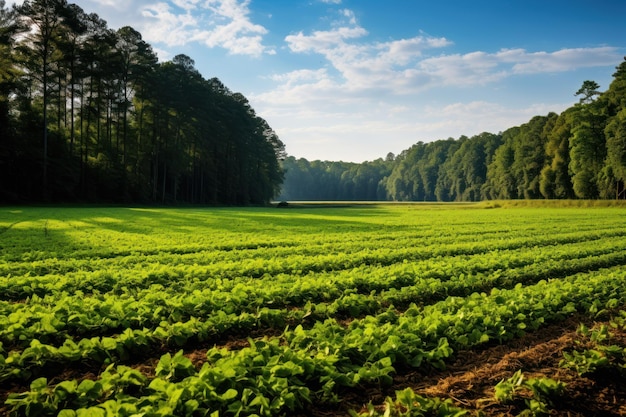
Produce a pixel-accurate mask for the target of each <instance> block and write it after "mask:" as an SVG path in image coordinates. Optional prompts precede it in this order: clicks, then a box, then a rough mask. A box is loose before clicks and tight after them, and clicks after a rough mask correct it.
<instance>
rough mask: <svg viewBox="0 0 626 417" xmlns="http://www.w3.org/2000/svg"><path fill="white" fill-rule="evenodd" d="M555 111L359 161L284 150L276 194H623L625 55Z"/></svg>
mask: <svg viewBox="0 0 626 417" xmlns="http://www.w3.org/2000/svg"><path fill="white" fill-rule="evenodd" d="M613 77H614V78H613V81H612V82H611V84H610V86H609V88H608V90H606V91H604V92H601V91H600V90H599V89H600V86H599V85H598V84H597V83H596V82H595V81H591V80H586V81H584V82H583V83H582V86H581V88H580V89H579V90H578V91H577V92H575V95H576V96H578V97H579V101H578V103H576V104H575V105H573V106H571V107H570V108H568V109H566V110H565V111H563V112H562V113H561V114H556V113H550V114H548V115H546V116H535V117H533V118H532V119H531V120H529V121H528V122H527V123H525V124H523V125H521V126H515V127H511V128H509V129H507V130H505V131H504V132H500V133H487V132H485V133H481V134H479V135H476V136H473V137H466V136H461V137H460V138H458V139H453V138H449V139H445V140H437V141H433V142H428V143H423V142H419V143H416V144H415V145H413V146H412V147H411V148H409V149H407V150H405V151H403V152H402V153H400V154H399V155H393V154H392V153H390V154H388V155H387V157H386V158H384V159H383V158H380V159H378V160H375V161H367V162H363V163H360V164H359V163H345V162H329V161H308V160H306V159H296V158H294V157H288V158H286V159H285V160H284V162H283V167H284V169H285V181H284V184H283V188H282V191H281V194H280V196H279V197H278V198H279V199H281V200H347V201H350V200H374V201H376V200H392V201H480V200H491V199H541V198H546V199H625V198H626V189H625V183H626V58H625V61H624V62H622V63H621V64H620V65H619V66H618V67H617V71H616V72H615V73H614V74H613Z"/></svg>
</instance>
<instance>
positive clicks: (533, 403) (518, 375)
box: [494, 369, 565, 416]
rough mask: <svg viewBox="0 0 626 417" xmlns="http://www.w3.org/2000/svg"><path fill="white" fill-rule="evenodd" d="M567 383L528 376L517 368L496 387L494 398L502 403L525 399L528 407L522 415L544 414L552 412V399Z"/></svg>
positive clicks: (560, 392)
mask: <svg viewBox="0 0 626 417" xmlns="http://www.w3.org/2000/svg"><path fill="white" fill-rule="evenodd" d="M564 389H565V384H564V383H563V382H561V381H557V380H554V379H551V378H545V377H541V378H526V377H525V376H524V374H523V372H522V371H521V369H520V370H517V371H516V372H515V373H514V374H513V375H512V376H511V377H509V378H507V379H503V380H502V381H500V382H499V383H498V384H496V386H495V387H494V399H495V400H496V401H498V402H500V403H505V404H508V403H512V402H513V401H515V400H520V399H523V401H524V404H525V405H526V408H525V409H524V410H522V412H521V413H520V416H543V415H547V414H549V412H550V406H551V405H552V400H553V399H555V398H557V397H559V396H560V395H561V394H562V393H563V390H564Z"/></svg>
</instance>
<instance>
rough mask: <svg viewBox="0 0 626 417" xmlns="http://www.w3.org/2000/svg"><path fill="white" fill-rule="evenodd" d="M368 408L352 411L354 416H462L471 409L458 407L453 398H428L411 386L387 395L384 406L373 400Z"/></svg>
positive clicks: (351, 413)
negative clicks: (393, 394)
mask: <svg viewBox="0 0 626 417" xmlns="http://www.w3.org/2000/svg"><path fill="white" fill-rule="evenodd" d="M366 408H367V409H366V410H364V411H361V412H359V413H357V412H356V411H354V410H351V411H350V415H351V416H352V417H430V416H433V417H434V416H437V417H462V416H466V415H468V414H469V411H467V410H463V409H460V408H458V407H456V406H455V405H454V404H453V403H452V401H451V400H449V399H447V400H442V399H440V398H428V397H423V396H421V395H419V394H416V393H415V392H414V391H413V390H412V389H411V388H407V389H404V390H401V391H396V397H395V398H391V397H387V398H386V399H385V403H384V404H383V406H382V407H376V406H374V405H373V404H372V403H371V402H370V403H369V404H368V405H367V407H366Z"/></svg>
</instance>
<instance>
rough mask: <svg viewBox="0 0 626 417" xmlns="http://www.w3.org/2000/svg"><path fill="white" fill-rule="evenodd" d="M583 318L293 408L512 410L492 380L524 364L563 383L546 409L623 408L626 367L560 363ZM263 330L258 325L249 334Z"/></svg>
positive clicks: (73, 374)
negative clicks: (410, 403)
mask: <svg viewBox="0 0 626 417" xmlns="http://www.w3.org/2000/svg"><path fill="white" fill-rule="evenodd" d="M580 323H585V324H586V325H587V326H588V327H591V326H593V325H594V324H597V323H593V322H591V321H589V320H588V319H586V318H584V317H581V316H577V317H572V318H570V319H568V320H566V321H564V322H560V323H557V324H552V325H548V326H546V327H544V328H542V329H539V330H537V331H534V332H532V333H528V334H526V335H525V336H523V337H521V338H518V339H516V340H513V341H510V342H508V343H507V344H505V345H495V346H489V347H486V348H484V349H474V350H467V351H461V352H458V353H457V354H456V355H455V357H454V359H453V361H452V362H451V363H449V364H448V365H447V367H446V369H445V370H435V369H429V370H420V371H415V370H412V369H397V374H396V375H395V377H394V384H393V386H392V387H389V388H384V389H382V388H376V387H359V388H357V389H345V390H342V391H341V392H339V393H338V397H339V398H341V402H340V403H339V404H336V405H327V404H315V403H314V404H311V405H310V406H309V407H308V408H307V409H306V410H305V411H304V412H300V413H298V416H319V417H335V416H347V415H348V411H349V410H357V411H358V410H362V409H364V407H365V406H366V404H368V403H369V402H372V403H373V404H375V405H376V404H382V403H383V401H384V399H385V398H386V397H387V396H391V397H394V395H395V391H396V390H401V389H404V388H407V387H410V388H412V389H413V390H414V391H415V392H417V393H418V394H420V395H423V396H428V397H439V398H444V399H445V398H449V399H452V400H453V401H454V403H455V404H456V405H457V406H458V407H460V408H463V409H466V410H469V411H470V412H471V414H473V415H481V416H485V417H491V416H494V417H495V416H498V417H500V416H516V415H517V414H519V413H520V411H521V408H519V407H518V406H517V405H503V404H499V403H498V402H496V401H495V400H494V399H493V394H494V386H495V385H496V384H497V383H498V382H500V381H501V380H503V379H506V378H509V377H510V376H512V375H513V373H514V372H516V371H517V370H522V372H523V373H524V375H525V377H527V378H536V377H548V378H552V379H555V380H559V381H562V382H564V383H566V384H567V386H566V389H565V392H564V393H563V395H562V396H561V397H560V398H559V399H557V400H556V401H555V402H554V404H553V405H552V409H553V412H552V413H551V415H556V416H568V417H583V416H585V417H593V416H597V417H600V416H606V417H611V416H626V378H625V377H624V375H623V374H620V373H619V372H617V371H615V370H609V371H606V372H605V373H602V372H596V373H594V374H592V375H589V376H585V377H580V376H578V374H577V373H576V372H575V371H572V370H568V369H564V368H561V367H560V366H559V362H560V361H561V359H563V352H564V351H571V350H574V349H577V350H581V349H584V348H585V347H588V346H586V345H585V343H586V342H585V341H584V340H583V338H582V337H581V336H580V335H579V334H577V332H576V329H577V327H578V326H579V324H580ZM611 332H612V334H613V336H612V338H611V340H610V343H611V344H616V345H620V346H622V347H626V331H624V330H619V329H611ZM269 333H275V332H268V335H276V334H269ZM261 336H263V334H262V332H257V333H256V334H254V335H253V337H261ZM223 342H224V343H223V345H222V346H223V347H225V348H228V349H233V350H236V349H241V348H243V347H246V346H248V345H249V344H248V341H247V338H246V339H244V338H239V337H232V338H229V339H228V340H225V341H223ZM206 352H207V348H206V347H201V346H197V347H196V348H195V349H193V348H192V349H189V350H187V351H186V353H185V356H187V357H188V358H189V359H191V360H192V362H193V363H194V364H195V365H196V367H197V368H198V369H199V368H200V367H201V366H202V364H203V363H204V362H205V361H206ZM161 353H164V351H162V352H161ZM157 362H158V357H154V358H144V359H143V361H142V362H140V363H135V364H129V365H131V366H133V367H135V368H137V369H139V370H141V372H143V373H144V374H146V375H147V376H153V375H154V367H155V366H156V364H157ZM97 373H98V370H97V369H93V370H90V369H85V368H83V369H79V367H68V368H66V369H63V370H60V372H58V373H57V372H55V373H54V375H51V376H52V378H50V379H49V380H50V382H52V383H55V382H59V381H62V380H67V379H78V380H82V379H85V378H90V379H95V378H96V375H97ZM27 389H28V387H27V386H20V384H15V385H12V386H5V387H0V401H1V402H0V404H3V403H4V400H5V399H6V398H7V396H8V394H9V393H11V392H23V391H25V390H27ZM6 412H7V409H6V407H2V406H1V405H0V415H4V413H6Z"/></svg>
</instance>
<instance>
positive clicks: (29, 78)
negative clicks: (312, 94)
mask: <svg viewBox="0 0 626 417" xmlns="http://www.w3.org/2000/svg"><path fill="white" fill-rule="evenodd" d="M284 153H285V148H284V145H283V143H282V142H281V141H280V139H279V138H278V136H277V135H276V133H275V132H274V131H273V129H272V128H271V127H270V126H269V125H268V123H267V122H266V121H265V120H263V119H262V118H261V117H259V116H257V115H256V114H255V111H254V110H253V109H252V107H251V106H250V103H249V102H248V100H247V99H246V98H245V97H244V96H243V95H242V94H240V93H234V92H232V91H230V90H229V89H228V88H227V87H226V86H225V85H224V84H223V83H222V82H221V81H220V80H219V79H217V78H211V79H205V78H203V76H202V75H201V74H200V73H199V72H198V71H197V70H196V69H195V68H194V61H193V59H192V58H190V57H188V56H186V55H182V54H181V55H177V56H175V57H174V58H173V59H172V60H171V61H167V62H159V61H158V59H157V56H156V54H155V52H154V51H153V50H152V47H151V46H150V45H149V44H148V43H146V42H145V41H144V40H143V39H142V36H141V34H140V33H139V32H137V31H136V30H134V29H133V28H131V27H122V28H120V29H119V30H112V29H110V28H109V27H108V26H107V23H106V22H105V21H104V20H102V19H101V18H100V17H99V16H98V15H97V14H94V13H88V12H86V11H84V10H83V9H82V8H81V7H79V6H77V5H76V4H68V3H67V1H66V0H27V1H25V2H24V3H23V4H22V5H21V6H15V5H14V6H12V7H11V8H9V7H7V6H6V3H5V1H4V0H0V178H1V180H0V203H59V202H96V203H145V204H179V203H182V204H189V203H190V204H236V205H244V204H262V203H266V202H268V201H269V200H270V199H271V198H272V197H273V196H274V195H276V193H277V192H278V190H279V187H280V184H281V182H282V180H283V172H282V168H281V166H280V159H282V158H283V157H284Z"/></svg>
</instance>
